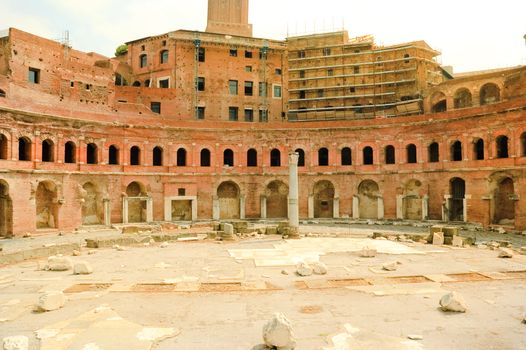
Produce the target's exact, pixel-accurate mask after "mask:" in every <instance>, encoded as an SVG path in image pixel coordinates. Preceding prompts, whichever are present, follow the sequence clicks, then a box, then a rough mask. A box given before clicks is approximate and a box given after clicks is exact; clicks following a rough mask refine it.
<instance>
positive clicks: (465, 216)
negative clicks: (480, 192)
mask: <svg viewBox="0 0 526 350" xmlns="http://www.w3.org/2000/svg"><path fill="white" fill-rule="evenodd" d="M468 199H471V195H469V194H466V195H465V196H464V199H463V208H462V209H463V210H464V212H463V213H462V215H463V219H464V222H468Z"/></svg>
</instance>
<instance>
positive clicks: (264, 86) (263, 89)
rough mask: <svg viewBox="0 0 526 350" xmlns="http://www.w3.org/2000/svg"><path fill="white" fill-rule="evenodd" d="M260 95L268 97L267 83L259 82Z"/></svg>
mask: <svg viewBox="0 0 526 350" xmlns="http://www.w3.org/2000/svg"><path fill="white" fill-rule="evenodd" d="M259 96H261V97H267V83H259Z"/></svg>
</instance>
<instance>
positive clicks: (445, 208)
mask: <svg viewBox="0 0 526 350" xmlns="http://www.w3.org/2000/svg"><path fill="white" fill-rule="evenodd" d="M450 199H451V195H449V194H446V195H444V201H445V203H444V205H442V221H449V215H448V214H449V200H450Z"/></svg>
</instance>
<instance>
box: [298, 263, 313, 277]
mask: <svg viewBox="0 0 526 350" xmlns="http://www.w3.org/2000/svg"><path fill="white" fill-rule="evenodd" d="M296 273H297V274H298V275H299V276H310V275H312V273H313V270H312V267H311V266H310V265H309V264H307V263H306V262H301V263H299V264H298V265H297V266H296Z"/></svg>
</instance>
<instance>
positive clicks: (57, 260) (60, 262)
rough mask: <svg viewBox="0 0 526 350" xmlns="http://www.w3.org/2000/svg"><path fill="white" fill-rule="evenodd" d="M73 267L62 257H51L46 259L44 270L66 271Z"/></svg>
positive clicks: (67, 259) (68, 260) (69, 260)
mask: <svg viewBox="0 0 526 350" xmlns="http://www.w3.org/2000/svg"><path fill="white" fill-rule="evenodd" d="M72 267H73V263H72V262H71V259H69V258H66V257H63V256H62V255H60V254H59V255H53V256H50V257H49V258H48V259H47V265H46V266H45V268H44V269H45V270H48V271H68V270H71V269H72Z"/></svg>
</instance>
